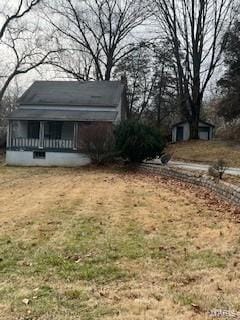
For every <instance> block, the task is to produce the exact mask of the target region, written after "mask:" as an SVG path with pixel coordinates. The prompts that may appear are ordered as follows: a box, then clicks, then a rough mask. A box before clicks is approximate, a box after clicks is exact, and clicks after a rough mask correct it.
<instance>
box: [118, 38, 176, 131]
mask: <svg viewBox="0 0 240 320" xmlns="http://www.w3.org/2000/svg"><path fill="white" fill-rule="evenodd" d="M172 65H173V55H172V52H171V48H169V46H168V43H166V42H165V41H154V43H152V42H151V41H148V42H146V41H145V42H140V43H139V44H138V45H136V46H135V50H134V51H132V52H131V53H130V54H128V55H127V56H126V57H125V58H124V59H122V61H121V63H119V64H118V65H117V67H116V69H115V72H114V74H115V75H116V77H118V78H119V75H125V77H126V79H127V96H128V112H127V114H128V117H129V118H131V117H135V118H138V119H140V118H151V121H152V122H154V123H155V124H156V125H157V126H160V125H161V123H162V121H163V120H164V119H165V118H166V117H167V116H168V115H169V114H170V113H172V112H173V107H174V104H173V100H174V98H175V97H176V83H175V74H174V70H173V66H172Z"/></svg>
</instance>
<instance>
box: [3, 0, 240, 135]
mask: <svg viewBox="0 0 240 320" xmlns="http://www.w3.org/2000/svg"><path fill="white" fill-rule="evenodd" d="M237 10H238V7H237V1H236V2H235V1H233V0H149V1H147V0H16V1H12V2H11V1H7V0H6V1H5V2H4V1H3V3H2V4H1V5H0V17H1V19H0V21H1V23H0V52H1V57H2V59H1V61H0V103H1V106H2V109H3V108H4V107H5V106H6V99H7V98H6V97H7V93H8V90H9V88H10V87H11V85H12V84H13V83H14V81H15V80H16V79H21V78H20V76H21V75H24V74H27V73H29V72H31V71H32V70H35V72H40V73H42V74H44V73H47V74H48V73H49V72H50V73H51V74H54V76H57V77H58V78H68V79H69V78H71V79H75V80H77V81H91V80H100V81H103V80H116V79H120V78H122V81H125V83H126V84H127V88H128V89H127V96H128V110H127V111H128V112H127V113H128V117H129V118H136V119H144V120H145V121H149V122H151V123H152V124H154V125H156V126H158V127H163V126H164V124H169V123H170V122H171V121H174V120H175V119H176V118H179V119H181V120H188V121H189V122H190V124H191V126H190V127H191V137H192V138H195V139H197V138H198V122H199V119H200V117H201V114H202V108H203V99H204V95H205V93H206V90H207V89H208V85H209V83H210V82H211V80H212V79H213V75H214V74H215V71H216V69H217V68H218V66H219V64H222V63H223V60H222V58H223V57H224V56H225V65H226V66H227V69H226V73H225V74H224V76H223V77H222V79H221V80H220V81H219V82H218V85H219V88H220V89H221V90H220V91H221V97H222V99H221V103H220V104H219V106H220V107H219V111H218V112H219V115H220V116H223V117H225V118H226V119H232V118H231V117H235V116H239V115H240V108H239V107H238V102H239V99H240V96H239V90H238V87H239V83H240V82H239V81H240V80H239V79H240V77H239V73H240V71H239V70H240V67H239V60H240V58H239V53H238V52H239V51H238V47H239V42H240V41H239V33H240V27H239V25H240V22H239V21H238V16H237V12H238V11H237ZM229 101H230V103H231V106H232V107H231V110H232V115H229V108H228V102H229Z"/></svg>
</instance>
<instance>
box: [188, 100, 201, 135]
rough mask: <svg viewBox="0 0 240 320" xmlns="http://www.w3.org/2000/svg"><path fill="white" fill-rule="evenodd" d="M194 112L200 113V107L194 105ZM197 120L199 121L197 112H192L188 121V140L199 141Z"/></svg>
mask: <svg viewBox="0 0 240 320" xmlns="http://www.w3.org/2000/svg"><path fill="white" fill-rule="evenodd" d="M192 110H193V108H192ZM194 110H199V111H200V106H196V105H195V106H194ZM199 120H200V116H199V112H196V113H195V112H194V113H193V114H192V117H191V119H190V139H195V140H197V139H199V134H198V127H199Z"/></svg>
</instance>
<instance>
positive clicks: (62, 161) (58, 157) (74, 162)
mask: <svg viewBox="0 0 240 320" xmlns="http://www.w3.org/2000/svg"><path fill="white" fill-rule="evenodd" d="M90 162H91V161H90V159H89V158H88V156H87V155H85V154H83V153H70V152H69V153H67V152H47V151H46V158H45V159H34V158H33V151H10V150H7V153H6V163H7V164H8V165H12V166H47V167H51V166H53V167H54V166H62V167H78V166H84V165H87V164H89V163H90Z"/></svg>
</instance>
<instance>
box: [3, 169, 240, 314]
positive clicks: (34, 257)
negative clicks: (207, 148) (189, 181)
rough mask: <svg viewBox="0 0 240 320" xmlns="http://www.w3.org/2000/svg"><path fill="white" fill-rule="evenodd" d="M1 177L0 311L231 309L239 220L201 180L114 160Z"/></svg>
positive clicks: (237, 282)
mask: <svg viewBox="0 0 240 320" xmlns="http://www.w3.org/2000/svg"><path fill="white" fill-rule="evenodd" d="M0 178H1V184H0V189H1V192H0V203H1V209H0V319H4V320H10V319H11V320H13V319H18V320H20V319H21V320H23V319H25V320H27V319H28V320H30V319H31V320H34V319H41V320H49V319H54V320H55V319H56V320H63V319H65V320H73V319H81V320H90V319H103V320H110V319H114V320H116V319H118V320H130V319H131V320H140V319H141V320H145V319H148V320H153V319H154V320H156V319H159V320H160V319H164V320H165V319H166V320H167V319H168V320H172V319H177V320H178V319H179V320H189V319H195V320H202V319H210V318H209V316H208V311H209V310H212V309H214V308H217V309H231V310H235V311H240V302H239V287H240V269H239V263H240V245H239V244H240V232H239V229H240V228H239V226H240V225H239V224H238V223H237V222H236V219H234V217H233V215H232V213H233V212H234V208H231V207H230V206H229V205H227V204H224V203H222V202H221V201H219V200H218V199H216V198H215V197H214V196H213V195H211V194H208V193H207V192H206V191H205V190H203V189H201V190H199V189H197V188H195V187H191V188H190V187H187V186H186V185H184V184H181V183H176V182H172V181H168V180H161V179H160V178H157V177H153V176H146V175H144V174H140V173H137V174H136V173H135V174H134V173H131V174H129V173H126V172H124V171H122V170H120V169H116V168H115V169H114V168H112V169H105V170H103V169H94V168H85V169H58V168H52V169H48V168H31V169H30V168H7V167H1V168H0Z"/></svg>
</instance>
